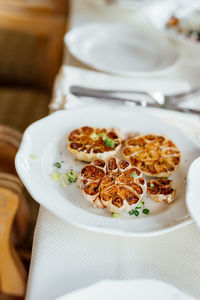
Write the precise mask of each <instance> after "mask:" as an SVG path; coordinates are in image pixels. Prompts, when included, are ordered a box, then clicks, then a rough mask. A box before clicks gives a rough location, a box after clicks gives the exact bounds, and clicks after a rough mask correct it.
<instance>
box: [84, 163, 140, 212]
mask: <svg viewBox="0 0 200 300" xmlns="http://www.w3.org/2000/svg"><path fill="white" fill-rule="evenodd" d="M79 183H80V188H81V191H82V192H83V195H84V197H85V198H86V199H87V200H88V201H90V202H92V203H93V204H94V206H96V207H102V208H104V207H107V208H108V210H109V211H111V212H121V211H122V210H126V211H130V210H132V209H133V208H134V207H135V206H137V204H138V202H139V201H140V200H141V199H142V197H143V195H144V193H145V190H146V183H145V180H144V178H142V173H141V172H140V171H139V170H138V169H137V168H135V167H132V166H131V165H130V163H128V162H127V161H125V160H120V161H119V160H118V159H116V158H115V157H111V158H109V159H108V160H107V161H104V160H95V161H93V162H92V163H91V164H90V165H86V166H85V167H83V168H82V170H81V172H80V175H79Z"/></svg>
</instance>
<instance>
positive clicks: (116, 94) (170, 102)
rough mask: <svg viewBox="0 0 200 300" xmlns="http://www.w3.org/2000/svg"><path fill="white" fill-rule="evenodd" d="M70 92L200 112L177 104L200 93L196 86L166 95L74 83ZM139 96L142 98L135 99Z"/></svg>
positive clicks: (182, 110) (145, 105) (80, 95)
mask: <svg viewBox="0 0 200 300" xmlns="http://www.w3.org/2000/svg"><path fill="white" fill-rule="evenodd" d="M70 92H71V94H73V95H75V96H77V97H87V98H95V100H96V99H97V100H100V99H104V100H105V99H106V100H116V101H121V102H126V101H128V102H132V103H134V104H135V105H138V106H143V107H155V108H166V109H169V110H175V111H180V112H188V113H195V114H200V110H199V109H192V108H186V107H180V106H177V105H178V104H180V103H181V102H183V101H185V100H188V99H189V98H190V97H191V96H195V95H200V89H199V88H194V89H193V90H191V91H188V92H184V93H179V94H174V95H164V94H163V93H161V92H152V93H148V92H142V91H130V90H124V91H123V90H100V89H93V88H85V87H82V86H78V85H72V86H70ZM126 96H129V97H130V96H132V97H133V98H126ZM138 97H139V99H140V100H136V99H135V98H138ZM149 100H150V101H151V102H150V101H149Z"/></svg>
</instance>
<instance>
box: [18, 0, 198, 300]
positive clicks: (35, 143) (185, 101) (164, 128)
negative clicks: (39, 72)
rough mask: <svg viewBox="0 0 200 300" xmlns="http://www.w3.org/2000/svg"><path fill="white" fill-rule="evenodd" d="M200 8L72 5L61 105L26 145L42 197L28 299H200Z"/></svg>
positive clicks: (23, 157) (32, 189)
mask: <svg viewBox="0 0 200 300" xmlns="http://www.w3.org/2000/svg"><path fill="white" fill-rule="evenodd" d="M199 15H200V5H199V3H198V1H196V0H193V1H192V2H191V4H190V5H188V3H187V1H185V0H179V1H176V3H175V2H174V1H151V3H150V2H149V1H145V0H143V1H138V0H133V1H130V0H109V1H108V0H84V3H83V2H81V3H80V1H79V0H76V1H75V2H74V3H73V4H71V10H70V19H69V25H68V28H67V29H65V31H64V32H65V34H63V35H62V48H63V57H62V64H60V66H59V68H56V67H55V69H56V70H57V71H56V76H54V81H53V84H52V86H51V91H52V95H51V100H50V102H49V103H48V111H49V113H48V114H47V115H45V116H44V117H42V118H38V120H37V121H35V122H33V123H32V124H30V125H29V126H28V127H27V128H26V129H25V131H24V133H23V137H22V140H21V144H20V146H19V148H18V151H17V154H16V156H15V168H16V172H17V175H18V176H19V178H20V183H21V182H22V183H23V185H24V187H25V189H26V190H27V191H28V193H29V194H30V196H31V197H32V198H33V199H34V200H35V201H36V202H37V203H38V204H39V206H40V209H39V214H38V218H37V223H36V227H35V232H34V240H33V250H32V256H31V266H30V272H29V279H28V286H27V292H26V298H27V299H28V300H32V299H33V300H34V299H38V300H40V299H60V300H61V299H63V300H64V299H66V300H67V299H69V300H70V299H77V300H78V299H80V298H81V299H84V298H88V299H90V298H91V299H94V298H95V296H96V298H95V299H98V297H97V294H98V296H99V298H101V297H102V296H103V294H102V291H106V295H107V296H108V297H107V298H106V297H105V298H106V299H112V298H116V299H120V298H121V297H122V294H124V296H125V297H126V296H127V297H128V295H130V293H131V291H132V290H133V289H138V291H139V290H140V288H141V291H140V292H138V294H137V293H135V296H136V295H137V297H138V299H139V300H140V299H141V300H144V299H146V297H147V294H148V295H149V297H150V299H160V297H162V296H161V295H162V293H163V290H165V291H166V293H164V294H165V298H163V299H166V300H172V299H175V297H176V298H177V299H188V300H189V299H198V297H200V289H199V286H198V281H199V276H200V264H199V263H198V255H197V254H198V251H199V249H200V243H199V239H198V237H199V234H200V232H199V228H200V217H199V215H200V205H199V200H200V199H199V196H198V173H199V171H200V122H199V121H200V85H199V83H198V78H199V76H200V57H199V53H198V49H199V42H200V18H199ZM54 42H55V43H56V38H55V40H54ZM58 47H59V46H58ZM51 50H52V52H51V53H53V47H52V49H51ZM54 50H55V49H54ZM49 53H50V52H49ZM50 57H51V55H50V56H49V58H50ZM52 57H53V56H52ZM194 61H195V62H194ZM190 251H191V252H190ZM39 274H41V275H39ZM180 274H183V275H182V276H180ZM38 276H41V281H40V282H38ZM47 286H49V288H48V289H47ZM138 287H140V288H138ZM153 287H154V288H153ZM163 297H164V296H163ZM195 297H196V298H195Z"/></svg>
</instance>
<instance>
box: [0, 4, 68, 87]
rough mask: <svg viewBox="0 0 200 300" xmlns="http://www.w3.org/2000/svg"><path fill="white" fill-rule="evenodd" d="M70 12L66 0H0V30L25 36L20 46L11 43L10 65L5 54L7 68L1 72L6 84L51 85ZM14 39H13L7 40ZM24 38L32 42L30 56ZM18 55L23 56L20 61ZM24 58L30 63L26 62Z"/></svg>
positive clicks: (57, 65)
mask: <svg viewBox="0 0 200 300" xmlns="http://www.w3.org/2000/svg"><path fill="white" fill-rule="evenodd" d="M68 13H69V1H67V0H56V1H54V0H51V1H50V0H46V1H45V0H0V30H1V31H2V30H3V31H7V32H8V33H9V34H11V32H12V33H13V32H14V33H15V34H19V35H20V34H21V35H22V38H21V43H18V44H17V47H12V46H11V47H10V52H9V51H7V52H9V55H10V56H9V61H12V64H11V65H9V64H8V65H9V68H8V65H5V64H4V61H5V57H4V61H3V63H2V64H3V65H5V69H6V71H5V72H4V73H3V74H1V72H2V70H1V72H0V79H1V77H2V80H3V81H2V80H1V82H3V84H7V83H8V84H10V83H12V84H20V85H29V86H30V85H31V86H32V87H39V88H46V89H50V88H51V87H52V83H53V80H54V78H55V75H56V73H57V71H58V69H59V67H60V64H61V59H62V49H63V36H64V34H65V32H66V30H67V16H68ZM13 40H14V39H13V38H10V39H9V40H7V43H9V42H13ZM25 40H27V41H28V43H29V44H31V45H30V47H29V48H31V51H32V52H30V55H29V56H28V55H27V53H28V50H29V49H25V51H23V47H24V41H25ZM5 44H6V43H4V45H5ZM33 46H34V47H33ZM3 47H4V46H3ZM13 48H14V49H13ZM33 48H35V49H34V50H33ZM5 49H6V45H5ZM20 49H22V50H21V52H20ZM5 55H6V51H4V56H5ZM17 57H20V59H18V60H17ZM10 58H11V59H10ZM14 58H16V60H15V59H14ZM25 59H26V60H28V62H26V63H24V62H23V61H24V60H25ZM13 61H15V64H16V67H15V64H13ZM0 62H1V61H0ZM2 64H1V66H2ZM23 65H25V66H26V70H25V71H24V73H25V74H24V75H23V76H22V73H23V72H22V68H23ZM8 69H9V72H8ZM16 69H17V70H18V71H16ZM6 72H7V73H9V74H7V73H6ZM13 73H14V75H13ZM15 75H17V76H15Z"/></svg>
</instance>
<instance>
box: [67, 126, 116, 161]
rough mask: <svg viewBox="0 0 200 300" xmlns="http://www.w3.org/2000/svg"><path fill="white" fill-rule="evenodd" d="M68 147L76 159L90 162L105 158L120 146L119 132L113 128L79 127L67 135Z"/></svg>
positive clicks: (114, 152)
mask: <svg viewBox="0 0 200 300" xmlns="http://www.w3.org/2000/svg"><path fill="white" fill-rule="evenodd" d="M67 142H68V149H69V151H70V152H71V153H72V154H73V155H75V156H76V158H77V159H78V160H83V161H87V162H91V161H93V160H94V159H107V158H108V157H110V156H113V155H115V154H116V153H117V151H118V150H119V148H120V147H121V140H120V137H119V134H118V133H117V132H116V131H115V130H114V129H105V128H102V129H100V128H96V127H88V126H85V127H81V128H78V129H75V130H73V131H71V132H70V133H69V135H68V137H67Z"/></svg>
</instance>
